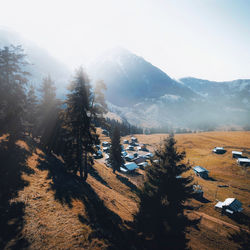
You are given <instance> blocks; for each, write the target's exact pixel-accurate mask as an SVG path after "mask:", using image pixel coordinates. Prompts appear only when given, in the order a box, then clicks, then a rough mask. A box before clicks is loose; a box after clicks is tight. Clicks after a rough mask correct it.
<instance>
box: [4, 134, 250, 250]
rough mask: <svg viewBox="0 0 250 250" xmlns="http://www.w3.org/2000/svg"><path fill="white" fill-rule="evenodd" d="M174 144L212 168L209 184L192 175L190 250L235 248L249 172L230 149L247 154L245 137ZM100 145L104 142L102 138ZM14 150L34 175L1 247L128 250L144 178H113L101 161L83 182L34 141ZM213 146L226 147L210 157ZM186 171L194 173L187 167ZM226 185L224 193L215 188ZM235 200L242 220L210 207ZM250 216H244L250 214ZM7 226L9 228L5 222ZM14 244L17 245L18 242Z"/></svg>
mask: <svg viewBox="0 0 250 250" xmlns="http://www.w3.org/2000/svg"><path fill="white" fill-rule="evenodd" d="M166 136H167V135H136V137H137V138H138V140H139V142H141V143H146V144H148V148H149V149H151V150H153V148H155V147H156V146H157V145H158V143H159V142H160V141H161V140H162V139H163V138H164V137H166ZM176 139H177V142H178V146H179V148H180V150H181V149H185V150H186V152H187V160H188V159H189V161H190V163H191V164H193V165H201V166H204V167H205V168H207V169H208V170H209V171H210V176H211V180H203V179H201V178H199V177H196V176H194V179H195V182H198V183H199V184H200V185H201V186H202V187H203V190H204V197H205V200H204V201H203V202H199V201H196V200H192V201H191V204H192V205H195V206H196V207H197V208H199V209H198V210H194V211H191V212H189V213H188V214H189V216H190V217H192V218H200V217H201V218H202V219H201V223H200V225H199V229H191V230H190V232H189V233H187V234H188V237H189V238H190V246H191V247H192V249H225V248H228V249H237V248H238V247H239V244H238V243H237V242H234V241H236V240H234V241H231V240H229V239H228V237H229V235H230V234H233V235H236V238H237V239H239V237H238V236H237V233H238V232H239V230H240V228H243V229H246V230H247V229H248V225H247V223H249V219H247V216H249V213H250V211H249V205H250V204H249V198H248V196H249V192H250V185H249V184H250V181H249V170H248V169H243V168H242V167H239V166H238V165H237V164H236V161H235V159H232V156H231V150H234V149H235V150H243V152H244V153H245V154H246V155H247V154H248V156H250V133H249V132H209V133H197V134H183V135H182V134H178V135H176ZM101 140H107V138H106V137H104V136H101ZM17 146H18V147H19V148H20V149H22V150H24V151H26V152H27V159H26V165H27V167H29V168H30V169H32V171H30V173H29V174H27V173H23V176H22V178H23V180H25V182H26V183H27V185H26V186H25V187H24V188H23V189H22V190H20V191H19V193H18V196H17V198H15V199H14V200H13V202H22V203H23V204H24V213H23V215H22V217H23V223H22V224H21V225H20V232H19V233H18V234H15V235H13V237H12V238H11V239H8V241H6V244H5V248H6V249H8V248H11V246H15V245H18V244H19V246H24V245H23V244H21V242H23V241H24V239H25V242H26V243H25V247H27V248H30V249H80V248H84V249H107V248H108V247H110V248H114V249H117V247H118V248H119V249H128V245H130V244H133V238H132V236H131V234H130V223H131V221H132V214H133V213H134V212H135V211H136V209H137V196H136V192H137V190H138V188H139V186H140V184H141V183H142V182H143V180H144V173H143V172H144V171H143V170H139V171H138V173H137V174H135V175H133V176H129V175H124V174H122V173H118V174H117V175H115V174H113V173H112V170H111V169H110V168H107V167H106V166H105V165H104V163H103V161H102V160H97V161H96V162H95V165H94V166H93V168H92V169H91V171H90V176H89V178H88V180H87V184H85V185H84V184H82V183H81V182H80V181H79V180H78V179H76V178H73V177H72V176H71V175H69V174H67V173H66V172H65V171H64V166H63V162H62V161H61V159H60V157H57V156H55V155H52V156H50V157H46V156H45V155H44V154H43V152H42V151H41V150H40V149H38V148H36V147H35V146H34V145H32V143H26V142H23V141H19V142H18V143H17ZM215 146H224V147H225V148H226V149H227V150H228V151H227V153H226V154H224V155H214V154H212V153H211V150H212V148H213V147H215ZM190 174H192V175H193V172H192V170H191V172H190ZM218 184H226V185H228V186H229V187H228V188H218V187H217V185H218ZM227 197H235V198H237V199H239V200H240V201H241V202H242V203H243V208H244V212H245V214H246V220H245V221H234V220H232V219H230V218H228V217H227V216H221V215H220V213H219V212H217V211H215V210H214V208H213V207H214V204H215V202H216V199H218V200H224V199H225V198H227ZM248 218H249V217H248ZM8 223H12V219H11V218H10V219H9V221H8ZM17 243H18V244H17Z"/></svg>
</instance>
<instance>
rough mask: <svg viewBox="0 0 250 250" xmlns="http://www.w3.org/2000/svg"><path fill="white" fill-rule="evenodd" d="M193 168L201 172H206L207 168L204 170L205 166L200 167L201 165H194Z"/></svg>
mask: <svg viewBox="0 0 250 250" xmlns="http://www.w3.org/2000/svg"><path fill="white" fill-rule="evenodd" d="M193 170H194V171H195V172H197V173H203V172H208V170H206V169H205V168H203V167H201V166H195V167H193Z"/></svg>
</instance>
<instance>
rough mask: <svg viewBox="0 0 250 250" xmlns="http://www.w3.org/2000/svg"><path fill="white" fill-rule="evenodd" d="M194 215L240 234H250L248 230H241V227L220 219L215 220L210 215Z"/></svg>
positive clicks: (200, 213)
mask: <svg viewBox="0 0 250 250" xmlns="http://www.w3.org/2000/svg"><path fill="white" fill-rule="evenodd" d="M194 213H195V214H197V215H199V216H201V218H205V219H207V220H210V221H213V222H215V223H217V224H219V225H223V226H226V227H229V228H232V229H234V230H236V231H238V232H240V230H244V231H246V232H248V233H250V232H249V231H248V230H246V229H243V228H240V227H238V226H236V225H233V224H231V223H228V222H225V221H223V220H220V219H218V218H215V217H213V216H210V215H208V214H205V213H202V212H194Z"/></svg>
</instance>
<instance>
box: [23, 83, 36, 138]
mask: <svg viewBox="0 0 250 250" xmlns="http://www.w3.org/2000/svg"><path fill="white" fill-rule="evenodd" d="M37 104H38V100H37V97H36V94H35V88H34V86H33V85H30V86H29V91H28V94H27V102H26V123H27V124H26V127H27V132H28V133H29V134H32V136H33V134H34V132H35V127H36V125H37Z"/></svg>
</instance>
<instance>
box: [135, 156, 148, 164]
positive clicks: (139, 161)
mask: <svg viewBox="0 0 250 250" xmlns="http://www.w3.org/2000/svg"><path fill="white" fill-rule="evenodd" d="M145 160H146V159H145V157H144V156H142V155H139V156H137V157H136V158H135V159H134V162H135V163H136V164H139V163H142V162H145Z"/></svg>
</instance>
